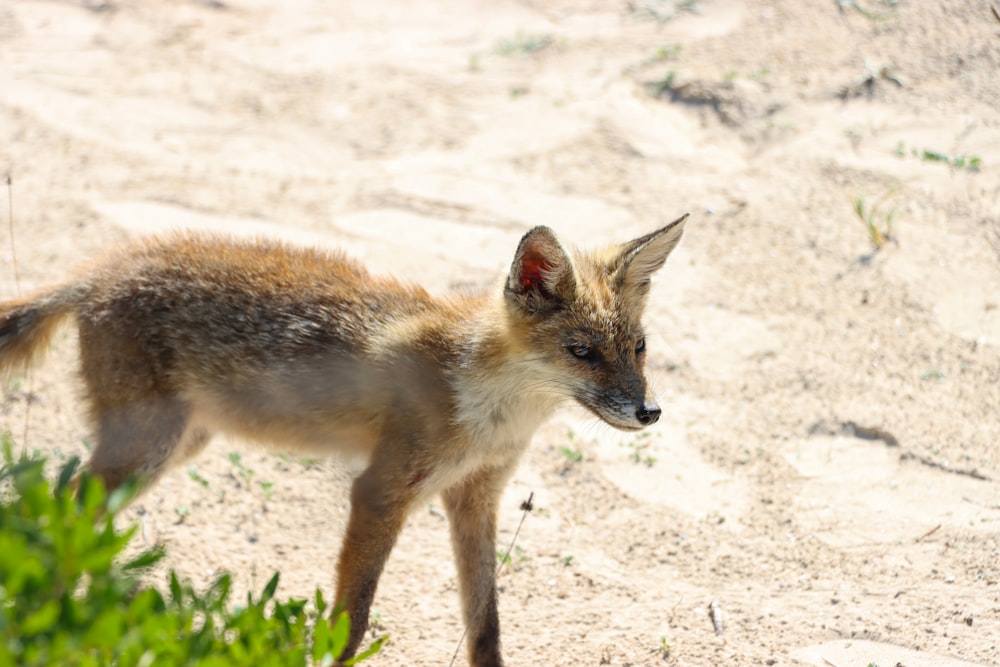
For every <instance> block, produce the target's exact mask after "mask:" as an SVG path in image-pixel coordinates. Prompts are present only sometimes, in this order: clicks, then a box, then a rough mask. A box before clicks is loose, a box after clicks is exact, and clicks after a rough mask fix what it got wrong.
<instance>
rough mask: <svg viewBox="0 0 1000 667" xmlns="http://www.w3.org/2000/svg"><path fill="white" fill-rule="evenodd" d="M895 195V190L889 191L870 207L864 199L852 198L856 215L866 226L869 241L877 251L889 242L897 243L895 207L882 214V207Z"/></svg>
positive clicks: (852, 205)
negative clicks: (894, 230) (894, 229)
mask: <svg viewBox="0 0 1000 667" xmlns="http://www.w3.org/2000/svg"><path fill="white" fill-rule="evenodd" d="M895 194H896V191H895V190H889V192H887V193H886V194H884V195H882V197H880V198H879V199H878V200H876V201H875V203H874V204H872V205H870V206H869V205H868V204H867V203H866V202H865V200H864V198H863V197H860V196H857V195H855V196H853V197H851V207H852V208H853V209H854V214H855V215H856V216H858V219H859V220H861V222H862V223H863V224H864V226H865V229H866V231H867V232H868V240H869V241H870V242H871V244H872V247H873V248H874V249H875V250H876V251H879V250H881V249H882V248H883V247H884V246H885V244H886V243H888V242H889V241H895V236H894V233H893V220H894V218H895V217H896V208H895V207H893V208H892V209H891V210H890V211H889V212H888V213H883V212H881V208H882V206H883V205H884V204H885V203H886V202H887V201H889V200H890V199H891V198H892V197H893V196H894V195H895Z"/></svg>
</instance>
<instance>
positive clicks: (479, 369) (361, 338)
mask: <svg viewBox="0 0 1000 667" xmlns="http://www.w3.org/2000/svg"><path fill="white" fill-rule="evenodd" d="M680 222H681V221H678V222H676V223H674V224H672V225H670V226H668V227H665V228H663V229H661V230H659V231H657V232H654V233H653V234H650V235H647V236H646V237H643V238H641V239H637V240H636V241H633V242H631V243H629V244H626V245H624V246H616V247H614V248H611V249H609V250H606V251H604V252H602V253H595V254H592V255H581V256H577V258H576V261H575V262H574V261H573V260H571V259H570V257H569V255H567V254H566V253H565V251H564V250H563V249H562V247H561V246H560V244H559V242H558V241H557V240H556V238H555V236H554V235H553V234H552V232H551V230H549V229H547V228H544V227H538V228H535V229H533V230H532V231H530V232H528V233H527V234H526V235H525V236H524V238H523V239H522V240H521V244H520V245H519V247H518V250H517V252H516V254H515V258H514V261H513V263H512V265H511V272H510V274H509V276H508V278H507V281H506V283H505V289H504V292H503V294H501V295H495V296H492V297H490V296H478V297H465V298H455V299H435V298H433V297H431V296H430V295H429V294H427V293H426V292H425V291H423V290H422V289H420V288H418V287H413V286H408V285H404V284H401V283H399V282H398V281H396V280H394V279H392V278H382V277H376V276H372V275H370V274H369V273H368V272H367V271H365V269H364V268H363V267H361V266H360V265H359V264H357V263H355V262H353V261H351V260H348V259H346V258H345V257H343V256H341V255H339V254H336V253H323V252H319V251H316V250H308V249H296V248H292V247H290V246H286V245H283V244H279V243H270V242H261V243H246V242H239V241H233V240H229V239H224V238H219V237H214V236H201V235H194V234H179V235H175V236H172V237H167V238H161V239H150V240H146V241H141V242H138V243H135V244H132V245H130V246H126V247H124V248H122V249H120V250H118V251H116V252H114V253H112V254H110V255H109V256H108V257H107V258H106V259H104V260H103V261H101V262H98V263H95V264H94V265H93V266H91V267H89V268H87V269H85V270H83V271H81V273H80V274H79V275H78V277H77V278H75V279H74V280H71V281H69V282H67V283H66V284H65V285H63V286H61V287H56V288H53V289H50V290H46V291H43V292H40V293H39V294H36V295H34V296H32V297H30V298H27V299H22V300H18V301H14V302H9V303H6V304H0V370H10V369H12V368H16V367H18V366H21V365H23V364H25V363H27V361H28V360H29V359H30V358H31V357H32V356H34V355H36V354H37V353H38V352H39V351H40V350H41V349H43V348H44V347H45V345H46V343H47V341H48V340H49V338H50V337H51V335H52V333H53V332H54V330H55V327H56V325H57V324H58V323H59V322H60V321H61V320H63V319H65V318H68V317H70V316H75V318H76V322H77V325H78V328H79V343H80V361H81V371H82V373H81V374H82V376H83V381H84V385H85V393H84V396H85V399H86V402H87V404H88V406H89V408H90V413H91V416H92V418H93V421H94V425H95V430H96V436H97V437H96V441H97V444H96V447H95V449H94V453H93V456H92V459H91V461H90V464H89V466H90V469H91V470H92V471H93V473H95V474H96V475H98V476H100V477H101V478H103V479H104V481H105V483H106V484H107V485H108V486H109V487H115V486H118V485H119V484H121V483H122V482H124V481H125V480H126V479H127V478H128V477H129V476H132V475H138V476H140V477H141V478H142V479H143V480H144V481H146V482H147V483H148V482H151V481H153V480H154V479H155V478H156V477H158V476H159V475H161V474H162V473H163V471H164V470H166V469H167V467H168V466H170V465H174V464H177V463H179V462H180V461H182V460H184V459H185V458H187V457H190V456H193V455H194V454H196V453H197V452H198V451H200V450H201V449H202V448H203V447H204V446H205V445H206V444H207V442H208V441H209V439H210V438H211V436H212V434H213V433H214V432H216V431H224V432H228V433H233V434H236V435H242V436H245V437H249V438H253V439H255V440H258V441H261V442H263V443H265V444H271V445H276V446H279V447H289V446H291V447H296V446H300V447H306V446H313V447H317V446H319V447H322V448H324V449H326V450H329V451H333V450H340V451H345V450H346V451H352V452H355V453H360V454H362V455H364V456H365V457H366V458H367V460H368V467H367V468H366V469H365V471H364V472H363V473H362V474H361V475H360V476H359V477H358V479H357V480H355V482H354V485H353V487H352V491H351V516H350V520H349V522H348V526H347V530H346V534H345V536H344V542H343V544H344V547H343V549H342V550H341V554H340V559H339V562H338V566H337V573H338V579H337V599H338V601H340V602H342V603H343V604H344V605H345V607H346V609H347V610H348V611H349V612H350V614H351V620H352V628H351V636H350V639H349V642H348V647H347V653H346V655H345V657H346V656H350V655H353V654H354V652H355V651H356V650H357V648H358V647H359V645H360V643H361V641H362V639H363V637H364V634H365V630H366V628H367V621H368V611H369V608H370V606H371V603H372V599H373V597H374V595H375V588H376V586H377V583H378V579H379V576H380V574H381V571H382V567H383V565H384V564H385V561H386V559H387V558H388V556H389V552H390V551H391V549H392V547H393V544H394V543H395V541H396V537H397V535H398V534H399V531H400V530H401V528H402V526H403V523H404V521H405V519H406V515H407V513H408V512H409V510H410V509H411V508H412V507H413V505H414V504H415V503H417V502H418V501H420V500H422V499H426V498H427V497H428V496H430V495H432V494H435V493H441V494H442V496H443V498H444V504H445V508H446V511H447V513H448V517H449V520H450V524H451V533H452V543H453V545H454V550H455V558H456V561H457V569H458V575H459V583H460V589H461V593H462V609H463V615H464V618H465V622H466V624H467V626H468V628H469V633H468V651H469V660H470V664H471V665H473V667H499V666H500V665H502V664H503V660H502V658H501V654H500V634H499V617H498V614H497V604H496V603H497V590H496V583H495V581H494V566H495V561H494V559H495V555H494V554H495V541H496V521H497V509H498V504H499V501H500V497H501V494H502V491H503V487H504V484H505V483H506V481H507V479H508V478H509V476H510V475H511V474H512V472H513V470H514V469H515V467H516V465H517V461H518V459H519V457H520V455H521V453H522V452H523V451H524V448H525V447H526V446H527V444H528V442H529V440H530V438H531V435H532V433H533V432H534V430H535V429H536V428H537V427H538V426H539V425H540V424H541V422H542V421H543V420H544V419H545V418H546V417H547V416H548V414H549V413H550V412H551V411H552V410H553V409H554V408H555V407H556V405H558V403H559V402H560V401H562V400H564V399H570V398H572V399H576V400H577V401H579V402H580V403H581V404H583V405H584V406H585V407H587V408H588V409H590V410H591V411H593V412H594V413H595V414H596V415H597V416H599V417H600V418H602V419H604V420H605V421H607V422H608V423H609V424H611V425H613V426H617V427H619V428H624V429H636V428H640V427H641V426H642V425H643V424H645V423H648V422H642V423H640V421H639V417H638V410H639V409H640V408H642V409H645V407H643V406H645V405H646V402H647V401H648V397H647V389H646V382H645V379H644V377H643V374H642V373H643V362H644V356H643V355H642V354H641V353H637V352H636V347H635V346H636V340H637V339H638V338H639V337H641V324H640V322H639V320H640V316H641V314H642V311H643V308H644V306H645V299H646V293H647V291H648V283H649V273H650V272H651V271H652V270H655V269H656V268H658V267H659V266H660V265H661V264H662V263H663V260H664V259H665V257H666V255H667V254H668V253H669V252H670V250H671V249H672V248H673V247H674V245H676V243H677V240H678V239H679V238H680V228H681V226H680ZM567 336H575V337H584V338H587V337H589V338H588V340H589V339H592V340H593V341H594V342H593V344H594V345H595V346H600V347H601V349H600V353H601V358H602V359H605V360H607V361H606V362H604V363H603V364H602V365H599V364H594V363H589V362H588V363H581V361H580V360H579V359H576V358H574V357H573V356H572V355H571V354H569V353H568V351H567ZM637 406H638V407H637ZM657 411H658V408H657Z"/></svg>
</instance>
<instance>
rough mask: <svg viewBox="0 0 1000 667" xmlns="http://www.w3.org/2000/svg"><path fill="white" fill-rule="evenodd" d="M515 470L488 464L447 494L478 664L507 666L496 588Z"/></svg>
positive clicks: (465, 608) (467, 619)
mask: <svg viewBox="0 0 1000 667" xmlns="http://www.w3.org/2000/svg"><path fill="white" fill-rule="evenodd" d="M511 471H512V467H511V466H505V467H501V468H484V469H481V470H479V471H477V472H475V473H473V474H472V475H470V476H468V477H467V478H465V479H464V480H462V481H461V482H460V483H458V484H456V485H455V486H453V487H452V488H450V489H448V490H447V491H445V493H444V506H445V510H446V511H447V513H448V519H449V521H450V524H451V541H452V547H453V549H454V551H455V561H456V564H457V566H458V580H459V586H460V590H461V594H462V612H463V616H464V618H465V627H466V629H467V633H468V634H467V635H466V637H467V639H466V643H467V647H468V653H469V664H470V665H472V666H473V667H501V666H502V665H503V658H502V657H501V655H500V617H499V614H498V611H497V589H496V568H497V560H496V536H497V511H498V508H499V505H500V497H501V496H502V495H503V489H504V486H505V485H506V483H507V479H508V478H509V477H510V473H511Z"/></svg>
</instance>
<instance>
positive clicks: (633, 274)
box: [616, 213, 688, 297]
mask: <svg viewBox="0 0 1000 667" xmlns="http://www.w3.org/2000/svg"><path fill="white" fill-rule="evenodd" d="M687 218H688V214H687V213H685V214H684V215H682V216H681V217H679V218H677V219H676V220H674V221H673V222H671V223H670V224H669V225H667V226H666V227H662V228H660V229H657V230H656V231H655V232H652V233H649V234H646V235H645V236H640V237H639V238H637V239H635V240H634V241H630V242H628V243H626V244H624V245H623V246H622V247H621V251H620V254H619V255H618V260H617V267H616V271H617V273H618V276H617V277H618V281H619V285H620V286H621V289H622V290H623V291H624V292H625V293H626V294H629V295H635V296H639V297H644V296H645V295H646V294H647V293H648V292H649V279H650V277H651V276H652V275H653V273H654V272H656V271H657V270H658V269H659V268H660V267H661V266H663V264H664V262H666V261H667V256H668V255H670V253H671V252H672V251H673V249H674V248H676V247H677V244H678V243H679V242H680V240H681V235H682V234H683V233H684V221H685V220H687Z"/></svg>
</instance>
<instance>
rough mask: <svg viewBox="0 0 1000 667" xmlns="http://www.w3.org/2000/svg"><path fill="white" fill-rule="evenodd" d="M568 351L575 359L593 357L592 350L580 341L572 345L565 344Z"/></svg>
mask: <svg viewBox="0 0 1000 667" xmlns="http://www.w3.org/2000/svg"><path fill="white" fill-rule="evenodd" d="M566 347H567V349H568V350H569V353H570V354H572V355H573V356H574V357H576V358H577V359H593V358H594V351H593V350H592V349H590V346H589V345H583V344H582V343H575V344H573V345H568V346H566Z"/></svg>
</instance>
